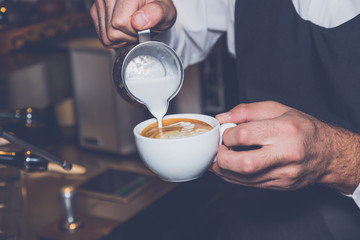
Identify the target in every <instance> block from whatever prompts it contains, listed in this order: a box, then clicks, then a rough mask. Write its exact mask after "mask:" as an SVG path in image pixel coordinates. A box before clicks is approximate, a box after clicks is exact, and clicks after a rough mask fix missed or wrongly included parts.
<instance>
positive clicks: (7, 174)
mask: <svg viewBox="0 0 360 240" xmlns="http://www.w3.org/2000/svg"><path fill="white" fill-rule="evenodd" d="M92 3H93V1H92V0H0V127H1V129H3V130H4V131H5V132H7V133H9V134H11V135H13V136H16V137H17V138H19V139H21V140H23V141H25V142H27V143H29V144H31V145H33V146H35V147H38V148H40V149H42V150H44V151H46V152H49V153H50V154H53V155H54V156H56V157H58V158H60V159H63V160H66V161H68V162H70V163H72V164H73V165H74V166H75V170H76V171H70V172H66V171H63V170H62V169H60V168H59V167H56V166H54V165H53V164H52V163H51V162H48V161H46V160H44V159H41V157H40V156H37V155H36V154H34V153H31V152H28V151H27V149H26V148H24V147H22V146H19V145H17V144H14V143H12V142H9V141H6V139H3V138H1V137H0V239H7V240H11V239H31V240H32V239H120V237H121V239H144V238H145V237H146V238H149V236H150V238H151V239H170V238H171V239H211V236H214V235H213V232H212V231H211V229H214V228H212V227H211V226H214V225H215V224H216V213H217V206H218V204H217V201H218V199H219V197H220V193H219V189H218V186H219V184H220V180H219V179H218V178H217V177H215V176H213V175H212V174H211V173H206V174H205V175H204V176H203V177H202V178H200V179H198V180H196V181H192V182H189V183H183V184H175V183H167V182H163V181H161V180H160V179H158V178H157V177H156V176H154V175H153V174H152V173H151V172H149V171H148V170H147V168H146V167H145V166H144V165H143V164H142V162H141V160H140V159H139V157H138V155H137V152H136V148H135V144H134V139H133V135H132V129H133V127H134V126H135V125H136V124H137V123H139V122H141V121H143V120H144V119H147V118H150V117H151V116H150V115H149V113H148V111H147V110H146V109H144V108H141V107H136V106H133V105H131V104H129V103H128V102H126V101H124V100H123V99H122V98H121V97H120V96H119V95H118V94H117V92H116V90H115V87H114V85H113V82H112V71H113V64H114V60H115V57H116V56H115V52H114V51H113V50H111V49H107V48H104V47H103V46H102V45H101V43H100V42H99V40H98V38H97V36H96V33H95V31H94V27H93V24H92V21H91V19H90V16H89V11H90V8H91V5H92ZM225 42H226V41H225V39H223V38H222V39H220V41H219V42H218V43H217V45H216V47H215V48H214V50H213V51H212V52H211V54H210V55H209V56H208V58H207V59H206V60H204V61H203V62H201V63H199V64H197V65H193V66H190V67H188V68H187V69H186V70H185V82H184V85H183V88H182V89H181V91H180V93H179V94H178V96H177V97H175V99H173V100H172V101H171V103H170V108H169V113H180V112H184V113H190V112H192V113H205V114H210V115H215V114H217V113H220V112H223V111H227V110H228V109H230V108H231V107H233V106H235V105H236V100H237V98H236V95H237V92H236V89H237V87H236V81H233V80H235V79H236V76H235V74H236V73H235V71H234V69H235V67H234V62H233V60H232V58H231V57H230V56H229V55H228V54H227V51H226V46H225V44H224V43H225ZM225 93H226V94H225ZM66 186H71V188H66V189H72V191H71V197H70V200H71V201H70V200H69V201H68V200H67V197H68V195H66V194H65V192H64V187H66ZM75 196H76V198H75ZM73 215H76V218H75V217H74V216H73ZM79 222H81V224H79V226H80V227H78V225H77V223H79ZM71 224H72V225H71ZM69 226H71V227H73V229H71V227H69ZM209 229H210V230H209Z"/></svg>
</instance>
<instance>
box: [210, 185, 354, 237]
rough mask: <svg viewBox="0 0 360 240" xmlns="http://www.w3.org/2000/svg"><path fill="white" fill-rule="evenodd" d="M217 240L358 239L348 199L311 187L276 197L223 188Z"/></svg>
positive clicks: (234, 187)
mask: <svg viewBox="0 0 360 240" xmlns="http://www.w3.org/2000/svg"><path fill="white" fill-rule="evenodd" d="M223 188H224V193H223V195H222V196H223V198H222V201H221V204H222V206H221V211H220V217H219V223H218V224H219V225H218V226H219V234H218V238H217V239H218V240H233V239H237V240H262V239H264V240H265V239H266V240H287V239H291V240H313V239H314V240H359V239H360V209H359V208H358V207H357V206H356V204H355V203H354V201H353V200H352V199H351V198H348V197H345V196H343V195H341V194H340V193H338V192H336V191H334V190H332V189H328V188H324V187H320V186H313V187H308V188H305V189H301V190H297V191H291V192H281V191H273V190H264V189H255V188H247V187H242V186H238V185H234V184H228V183H224V186H223Z"/></svg>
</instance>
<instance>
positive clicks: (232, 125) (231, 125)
mask: <svg viewBox="0 0 360 240" xmlns="http://www.w3.org/2000/svg"><path fill="white" fill-rule="evenodd" d="M236 126H237V125H236V124H235V123H224V124H222V125H220V128H219V131H220V140H219V145H221V144H222V136H223V134H224V132H225V130H226V129H228V128H232V127H236Z"/></svg>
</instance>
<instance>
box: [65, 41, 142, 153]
mask: <svg viewBox="0 0 360 240" xmlns="http://www.w3.org/2000/svg"><path fill="white" fill-rule="evenodd" d="M69 53H70V65H71V72H72V80H73V91H74V102H75V109H76V111H75V112H76V114H77V124H78V138H79V144H80V146H81V147H84V148H87V149H93V150H99V151H103V152H110V153H115V154H120V155H128V154H132V153H135V152H136V147H135V140H134V136H133V132H132V130H133V128H134V126H135V125H136V124H138V123H139V122H141V121H143V120H144V119H145V115H146V114H147V113H146V111H145V108H142V107H140V106H139V107H135V106H134V105H131V104H130V103H128V102H127V101H125V100H124V99H123V98H122V97H121V96H119V94H118V93H117V92H116V89H115V87H114V84H113V80H112V79H113V77H112V69H113V64H114V61H115V58H116V57H115V52H114V51H113V50H111V49H107V48H105V47H103V45H102V44H101V43H100V41H99V39H98V38H96V37H87V38H80V39H76V40H73V41H71V42H70V43H69ZM147 117H148V116H147Z"/></svg>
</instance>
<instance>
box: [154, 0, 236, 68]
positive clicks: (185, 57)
mask: <svg viewBox="0 0 360 240" xmlns="http://www.w3.org/2000/svg"><path fill="white" fill-rule="evenodd" d="M173 2H174V5H175V7H176V9H177V14H178V15H177V20H176V23H175V25H174V26H173V27H172V28H171V29H169V30H168V31H167V32H164V33H162V34H160V35H159V36H158V38H159V40H160V41H162V42H165V43H167V44H168V45H169V46H171V47H172V48H173V49H174V50H175V51H176V52H177V54H178V55H179V57H180V59H181V60H182V62H183V64H184V67H187V66H189V65H191V64H195V63H197V62H199V61H201V60H203V59H204V58H206V56H207V55H208V53H209V52H210V50H211V48H212V47H213V46H214V44H215V43H216V41H217V40H218V39H219V37H220V36H221V35H222V34H224V33H227V35H228V46H229V51H230V53H232V54H233V55H235V47H234V41H235V38H234V8H235V0H211V1H209V0H173Z"/></svg>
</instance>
